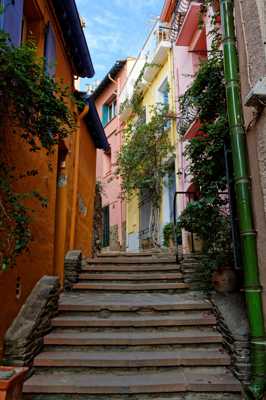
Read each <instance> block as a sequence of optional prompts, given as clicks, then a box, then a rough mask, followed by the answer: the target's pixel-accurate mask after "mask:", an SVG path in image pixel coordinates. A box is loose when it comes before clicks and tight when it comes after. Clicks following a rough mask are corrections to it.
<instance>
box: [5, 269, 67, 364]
mask: <svg viewBox="0 0 266 400" xmlns="http://www.w3.org/2000/svg"><path fill="white" fill-rule="evenodd" d="M59 292H60V285H59V279H58V278H57V277H53V276H44V277H43V278H41V279H40V280H39V282H38V283H37V284H36V286H35V287H34V289H33V291H32V292H31V294H30V296H29V297H28V298H27V300H26V302H25V304H24V305H23V306H22V308H21V310H20V312H19V314H18V315H17V317H16V318H15V320H14V321H13V323H12V325H11V326H10V327H9V329H8V330H7V332H6V335H5V340H4V362H5V363H6V364H9V365H15V366H30V365H31V363H32V361H33V359H34V357H35V356H36V355H37V354H38V353H39V352H40V350H41V348H42V346H43V337H44V336H45V335H46V334H47V333H48V332H49V331H50V329H51V319H52V318H53V317H54V316H55V315H56V314H57V310H58V300H59Z"/></svg>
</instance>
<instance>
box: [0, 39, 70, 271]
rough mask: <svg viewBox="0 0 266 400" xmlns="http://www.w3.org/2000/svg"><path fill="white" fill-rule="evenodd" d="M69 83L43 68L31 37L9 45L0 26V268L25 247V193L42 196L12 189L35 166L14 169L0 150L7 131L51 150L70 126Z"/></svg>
mask: <svg viewBox="0 0 266 400" xmlns="http://www.w3.org/2000/svg"><path fill="white" fill-rule="evenodd" d="M70 96H71V94H70V91H69V88H68V87H66V86H64V85H63V83H62V82H61V83H60V84H59V83H57V82H56V81H55V80H54V79H52V78H51V77H49V76H48V75H47V74H46V73H45V69H44V60H43V59H40V58H38V57H37V55H36V49H35V47H34V46H33V45H32V44H31V43H27V44H23V45H22V46H21V47H18V48H17V47H14V46H12V45H11V44H10V42H9V37H8V35H7V34H6V33H4V32H3V31H0V140H1V142H2V145H1V147H0V159H1V165H0V268H1V267H2V269H7V268H8V267H9V266H10V265H14V264H15V261H16V257H17V256H18V255H19V254H21V253H22V252H23V251H25V250H26V249H27V248H28V245H29V243H30V241H31V240H32V239H33V238H32V235H31V229H30V223H31V214H32V213H31V210H29V209H28V207H27V206H26V204H27V202H26V200H27V199H28V198H32V197H34V198H37V199H38V200H39V201H40V202H41V205H42V206H44V207H45V206H46V205H47V202H46V200H45V199H44V198H43V197H42V196H41V195H40V194H39V193H38V188H37V189H36V191H33V192H31V193H28V192H27V193H21V192H17V191H16V189H15V188H16V185H17V182H18V181H20V180H22V179H24V178H25V177H27V176H35V175H37V174H38V171H37V170H36V169H35V168H34V165H33V169H32V170H31V171H24V172H21V171H19V173H17V171H16V169H15V167H14V166H13V165H10V162H9V160H8V159H7V157H6V154H5V150H4V146H3V143H4V140H5V137H6V135H7V132H8V134H11V135H14V140H16V136H17V137H20V138H21V139H22V140H23V141H24V142H25V143H26V144H27V145H28V150H29V151H30V152H37V151H43V150H44V151H45V153H46V154H47V155H49V154H51V153H52V152H53V151H54V148H55V146H56V145H57V144H58V143H59V142H60V140H62V139H64V138H66V137H67V136H68V135H69V134H70V133H71V132H72V131H73V129H74V127H75V115H74V114H73V113H72V112H71V111H70V110H69V106H68V102H69V101H70ZM47 166H49V164H48V158H47Z"/></svg>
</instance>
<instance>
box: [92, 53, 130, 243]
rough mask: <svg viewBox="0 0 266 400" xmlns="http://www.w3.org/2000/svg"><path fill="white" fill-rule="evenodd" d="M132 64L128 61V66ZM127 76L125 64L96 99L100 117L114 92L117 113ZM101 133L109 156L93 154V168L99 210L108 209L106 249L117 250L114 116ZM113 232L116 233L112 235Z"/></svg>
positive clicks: (119, 207)
mask: <svg viewBox="0 0 266 400" xmlns="http://www.w3.org/2000/svg"><path fill="white" fill-rule="evenodd" d="M131 63H132V61H131V60H130V61H129V64H131ZM127 73H128V62H127V63H126V64H125V66H124V67H123V68H122V69H121V70H120V71H119V72H118V74H117V76H116V77H115V81H116V82H117V83H115V82H112V81H110V82H109V84H108V86H107V87H106V88H105V89H104V91H103V92H102V93H101V94H100V95H99V96H98V98H97V99H96V107H97V110H98V113H99V115H100V117H101V118H102V107H103V105H104V104H105V103H107V102H108V100H109V99H110V98H111V97H112V96H113V95H114V94H115V93H117V95H118V96H117V110H118V111H119V106H120V105H119V93H120V89H121V87H122V85H123V84H124V82H125V80H126V77H127ZM104 128H105V133H106V136H107V138H108V142H109V144H110V147H111V154H110V155H106V154H105V153H104V152H103V151H101V150H98V151H97V169H96V171H97V172H96V175H97V180H99V181H100V182H101V184H102V187H103V192H102V204H103V207H105V206H108V205H109V207H110V209H109V212H110V214H109V215H110V232H112V235H111V236H110V248H111V249H113V250H117V249H118V247H120V246H121V248H123V247H124V246H125V243H124V235H123V226H124V224H125V218H126V217H125V203H124V201H123V200H122V199H121V179H120V178H118V177H117V176H115V170H116V165H115V164H116V160H117V155H118V153H119V151H120V148H121V144H122V125H121V121H120V118H119V115H117V116H116V117H115V118H114V119H112V120H111V121H110V122H109V123H108V124H107V125H106V126H105V127H104ZM114 232H116V233H115V234H114Z"/></svg>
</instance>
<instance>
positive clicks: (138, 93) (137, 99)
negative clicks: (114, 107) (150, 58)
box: [120, 63, 160, 115]
mask: <svg viewBox="0 0 266 400" xmlns="http://www.w3.org/2000/svg"><path fill="white" fill-rule="evenodd" d="M159 66H160V65H158V64H152V63H145V64H144V66H143V68H142V70H141V71H140V74H139V76H138V79H137V80H136V82H135V84H134V91H133V95H132V97H131V98H127V99H126V100H125V101H124V102H123V103H122V104H121V106H120V113H122V112H123V110H124V109H125V108H127V107H130V108H131V109H132V113H133V114H135V115H139V114H141V113H142V110H143V106H142V100H143V98H144V93H143V90H142V88H141V84H142V82H143V75H144V73H145V70H146V69H147V68H150V67H154V68H159Z"/></svg>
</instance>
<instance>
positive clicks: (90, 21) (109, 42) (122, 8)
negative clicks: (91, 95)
mask: <svg viewBox="0 0 266 400" xmlns="http://www.w3.org/2000/svg"><path fill="white" fill-rule="evenodd" d="M76 3H77V6H78V10H79V13H80V16H81V17H82V18H83V19H84V20H85V22H86V28H85V30H84V31H85V35H86V38H87V42H88V46H89V50H90V54H91V58H92V62H93V65H94V69H95V76H94V77H93V78H92V79H90V80H82V82H81V86H82V88H84V87H85V85H86V84H87V83H92V82H93V81H95V80H101V79H103V77H104V76H105V75H106V74H107V73H108V71H109V70H110V69H111V67H112V66H113V64H114V63H115V61H117V60H121V59H124V58H126V57H128V56H137V55H138V53H139V51H140V49H141V47H142V45H143V44H144V41H145V38H146V36H147V34H148V32H149V31H150V30H151V28H152V26H153V24H154V22H155V19H156V17H157V16H159V15H160V12H161V9H162V6H163V3H164V0H76Z"/></svg>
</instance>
